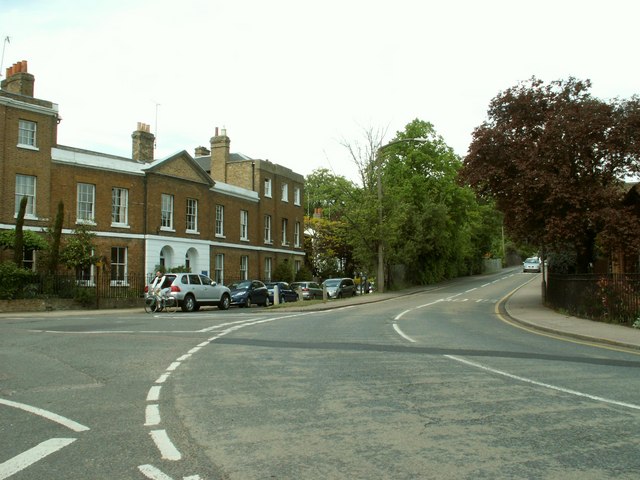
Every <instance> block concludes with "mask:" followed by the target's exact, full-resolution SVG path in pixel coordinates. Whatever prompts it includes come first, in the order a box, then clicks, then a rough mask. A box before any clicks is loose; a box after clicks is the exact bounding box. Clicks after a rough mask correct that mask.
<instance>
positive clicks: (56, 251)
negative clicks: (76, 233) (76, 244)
mask: <svg viewBox="0 0 640 480" xmlns="http://www.w3.org/2000/svg"><path fill="white" fill-rule="evenodd" d="M63 220H64V203H62V200H60V202H59V203H58V210H57V212H56V219H55V222H54V224H53V230H52V231H51V246H50V251H49V258H48V262H47V271H48V272H49V274H51V275H53V274H54V273H56V271H57V270H58V262H59V261H60V241H61V238H62V222H63Z"/></svg>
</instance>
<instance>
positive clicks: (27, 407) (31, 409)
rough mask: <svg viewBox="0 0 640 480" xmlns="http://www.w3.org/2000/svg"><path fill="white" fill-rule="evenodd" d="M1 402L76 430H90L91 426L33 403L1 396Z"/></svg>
mask: <svg viewBox="0 0 640 480" xmlns="http://www.w3.org/2000/svg"><path fill="white" fill-rule="evenodd" d="M0 404H3V405H7V406H8V407H14V408H19V409H20V410H24V411H25V412H29V413H34V414H36V415H39V416H40V417H42V418H46V419H47V420H51V421H52V422H56V423H59V424H60V425H63V426H65V427H67V428H69V429H71V430H73V431H74V432H86V431H87V430H89V427H85V426H84V425H82V424H80V423H78V422H74V421H73V420H69V419H68V418H65V417H63V416H61V415H57V414H55V413H53V412H49V411H47V410H43V409H41V408H37V407H32V406H31V405H26V404H24V403H18V402H12V401H11V400H5V399H3V398H0Z"/></svg>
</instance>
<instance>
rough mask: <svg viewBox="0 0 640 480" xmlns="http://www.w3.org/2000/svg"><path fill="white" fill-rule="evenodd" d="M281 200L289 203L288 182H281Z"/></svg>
mask: <svg viewBox="0 0 640 480" xmlns="http://www.w3.org/2000/svg"><path fill="white" fill-rule="evenodd" d="M282 201H283V202H287V203H289V184H288V183H283V184H282Z"/></svg>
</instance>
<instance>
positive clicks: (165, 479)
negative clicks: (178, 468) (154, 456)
mask: <svg viewBox="0 0 640 480" xmlns="http://www.w3.org/2000/svg"><path fill="white" fill-rule="evenodd" d="M138 470H140V472H141V473H142V474H143V475H144V476H145V477H147V478H149V479H151V480H173V478H171V477H170V476H169V475H167V474H166V473H164V472H162V471H161V470H158V469H157V468H156V467H154V466H153V465H139V466H138Z"/></svg>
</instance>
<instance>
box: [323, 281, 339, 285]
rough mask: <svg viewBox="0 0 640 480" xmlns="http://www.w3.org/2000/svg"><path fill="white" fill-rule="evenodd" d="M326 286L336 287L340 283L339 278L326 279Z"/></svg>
mask: <svg viewBox="0 0 640 480" xmlns="http://www.w3.org/2000/svg"><path fill="white" fill-rule="evenodd" d="M324 284H325V285H326V286H327V287H337V286H338V285H340V280H327V281H326V282H324Z"/></svg>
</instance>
